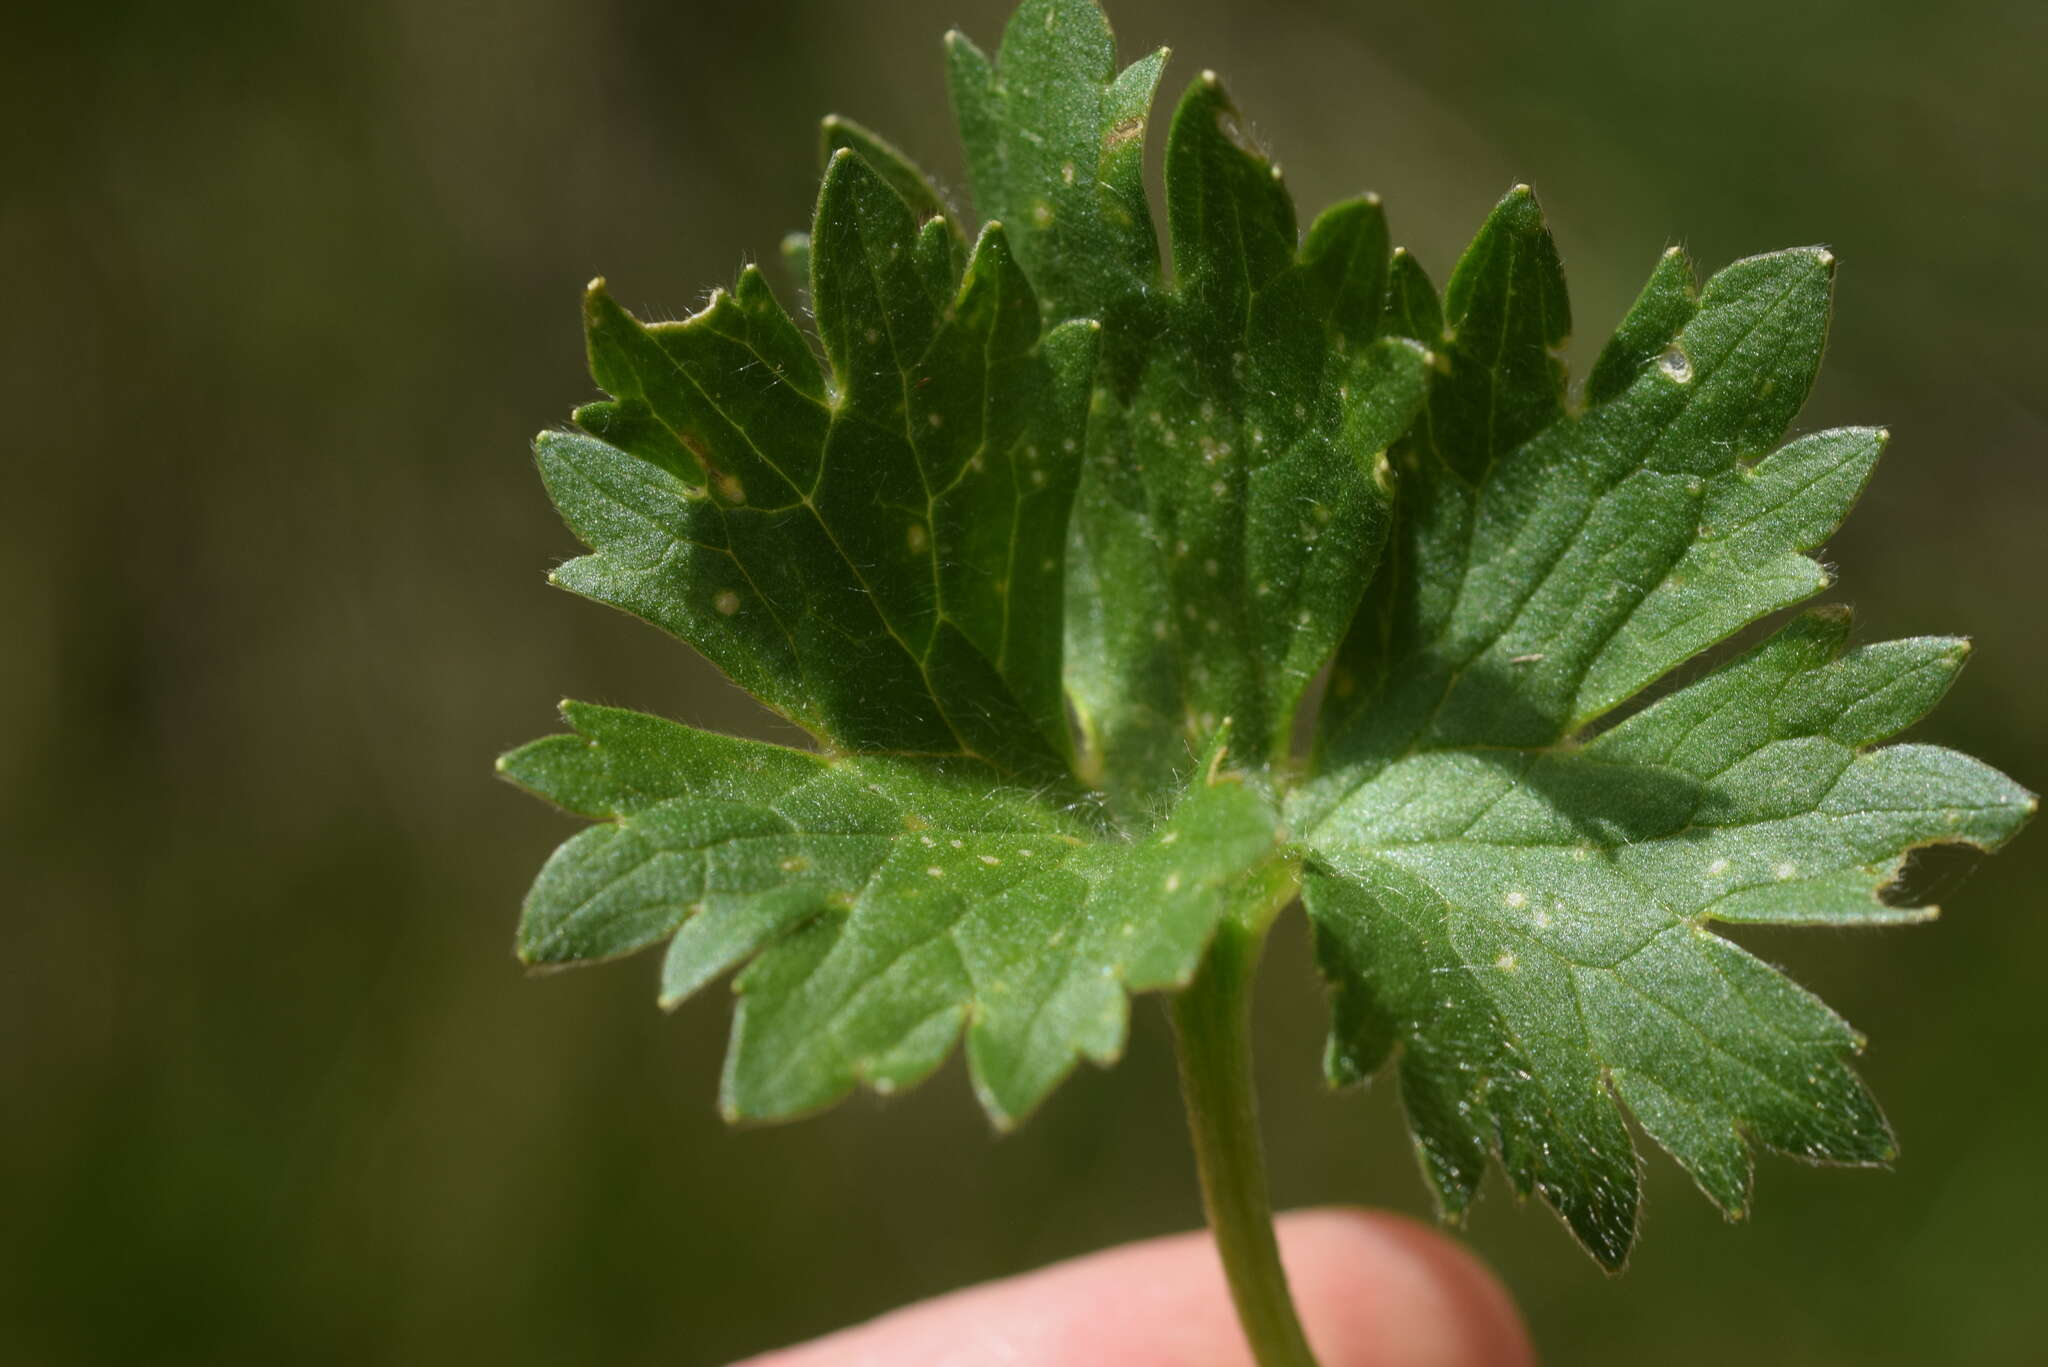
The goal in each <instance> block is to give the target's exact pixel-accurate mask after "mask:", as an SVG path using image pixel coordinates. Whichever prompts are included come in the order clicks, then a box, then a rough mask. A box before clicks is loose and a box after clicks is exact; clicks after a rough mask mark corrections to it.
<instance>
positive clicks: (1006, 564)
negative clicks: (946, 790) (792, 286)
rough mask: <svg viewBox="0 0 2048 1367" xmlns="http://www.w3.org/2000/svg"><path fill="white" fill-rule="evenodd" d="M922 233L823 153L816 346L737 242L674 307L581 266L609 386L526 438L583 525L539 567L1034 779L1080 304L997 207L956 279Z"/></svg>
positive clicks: (759, 672) (816, 698)
mask: <svg viewBox="0 0 2048 1367" xmlns="http://www.w3.org/2000/svg"><path fill="white" fill-rule="evenodd" d="M930 222H931V223H932V224H934V225H940V226H939V229H938V231H939V233H940V234H941V235H943V234H944V233H945V232H946V231H949V230H947V229H945V228H944V227H943V220H941V219H933V220H930ZM920 242H921V238H920V233H919V229H918V225H917V220H916V218H915V216H914V215H913V214H912V212H911V210H910V207H909V206H908V205H907V204H905V202H904V201H903V200H902V198H901V197H900V196H898V195H897V194H896V193H895V191H894V190H892V189H891V188H890V186H889V184H888V183H887V182H886V181H885V180H883V178H882V177H881V176H879V175H878V174H877V173H875V172H874V171H872V170H870V169H868V167H867V165H866V163H865V162H864V161H862V160H861V158H860V157H859V156H858V155H856V154H855V153H853V152H850V151H841V152H839V153H837V154H836V155H835V156H834V158H833V161H832V165H831V169H830V170H829V171H828V173H827V175H826V178H825V186H824V190H823V192H822V194H821V195H820V196H819V201H818V216H817V222H816V224H815V225H814V227H813V230H812V233H811V243H812V246H811V250H810V262H811V266H812V274H813V284H812V297H813V300H814V306H815V308H816V311H817V321H818V330H819V333H820V335H821V337H822V338H823V341H824V345H825V351H826V355H827V358H828V361H829V365H830V371H829V373H828V372H827V371H826V370H825V369H823V368H821V367H820V365H819V363H818V361H817V358H816V357H815V356H814V355H813V354H812V352H811V351H810V349H809V345H808V343H807V342H806V341H805V339H804V337H803V335H802V333H800V332H799V331H798V330H797V328H796V325H795V324H794V323H793V322H792V321H791V320H790V318H789V316H788V315H787V314H786V313H784V312H783V310H782V308H781V306H780V305H779V304H777V303H776V302H775V300H774V298H773V297H772V296H771V294H770V292H769V289H768V286H767V284H766V282H765V281H764V280H763V278H762V277H761V275H760V273H759V272H758V271H756V270H754V269H753V268H751V267H749V268H748V269H747V270H746V271H744V272H742V274H741V275H740V278H739V282H738V284H737V285H736V286H735V287H734V289H733V290H732V291H731V292H730V293H726V292H723V291H721V292H720V293H718V294H717V295H716V296H714V298H713V300H712V302H711V303H710V304H709V305H708V306H707V307H706V308H705V309H704V310H703V311H702V312H701V313H698V314H697V315H695V316H693V317H691V318H688V319H686V320H684V321H683V322H680V323H667V324H655V325H653V326H648V325H644V324H642V323H640V322H638V321H636V320H635V319H633V318H632V317H630V316H629V315H628V314H627V313H626V312H625V311H624V310H623V309H621V308H619V307H618V305H616V304H615V303H613V302H612V300H611V298H610V296H609V295H607V294H606V293H605V292H604V289H603V287H602V285H601V284H599V285H597V286H594V287H593V288H592V290H591V292H590V296H589V298H588V300H587V302H586V307H585V313H586V318H587V322H588V327H589V333H590V354H591V368H592V371H593V373H594V374H595V375H596V377H597V379H598V381H599V383H601V384H602V385H603V386H604V387H605V388H606V389H607V390H609V391H610V392H611V394H612V395H613V400H612V401H611V402H609V403H605V404H597V405H591V406H590V407H588V408H585V409H582V410H579V412H578V414H577V417H578V421H579V422H580V423H581V424H582V425H583V426H584V428H585V429H586V432H552V433H547V434H544V435H543V436H542V437H541V438H540V439H539V441H538V442H537V444H536V449H537V451H538V453H539V456H540V463H541V472H542V475H543V477H544V478H545V479H546V481H547V484H548V490H549V493H550V494H551V495H552V496H553V497H554V499H555V502H556V505H557V506H558V507H559V508H560V509H561V510H562V514H563V516H564V517H565V518H566V519H567V520H568V522H569V524H570V525H571V527H573V528H574V529H575V531H576V532H577V534H578V535H579V536H580V537H581V538H582V539H583V540H584V541H585V542H586V543H587V544H589V545H590V546H591V547H592V548H593V550H594V552H595V553H594V554H592V555H590V556H586V557H585V558H583V559H581V560H575V561H571V562H570V563H569V564H567V565H564V566H562V567H561V569H559V570H558V571H556V574H555V581H556V582H557V583H560V584H562V585H564V586H565V587H568V588H571V589H573V590H575V591H576V592H578V593H581V594H583V595H585V596H586V597H590V598H594V599H597V600H598V601H600V602H604V603H608V604H611V605H612V606H614V607H618V608H622V609H624V610H625V611H628V612H631V613H634V614H635V615H637V616H640V617H643V618H645V619H646V620H648V621H650V622H653V623H654V624H655V625H657V626H660V627H662V628H664V629H666V630H668V631H671V632H673V633H675V634H676V635H677V636H680V637H681V638H682V639H684V640H686V641H688V642H689V643H690V644H691V645H693V646H696V647H697V648H698V649H699V650H701V651H703V652H704V654H705V655H707V656H708V657H710V658H711V659H712V660H713V661H714V662H716V663H717V664H718V665H719V666H720V667H721V668H723V669H724V670H725V671H726V672H727V673H728V674H730V675H732V676H733V678H734V679H735V680H736V681H738V682H739V683H740V684H742V685H743V686H744V687H746V688H747V689H748V690H749V691H751V692H753V693H754V694H755V695H756V696H758V697H760V698H761V699H762V700H763V701H765V702H767V703H768V704H769V705H771V706H773V707H775V708H777V709H778V710H780V711H782V712H783V713H784V714H785V715H787V716H789V717H790V718H791V719H792V720H794V721H796V722H798V723H800V724H801V725H803V726H805V727H807V728H809V729H811V730H812V731H814V732H815V733H817V734H819V735H821V736H827V737H830V738H831V739H832V740H834V741H835V742H836V743H838V744H842V745H845V746H847V747H850V748H854V749H860V750H888V751H898V752H906V753H921V754H933V755H963V756H972V757H977V758H980V759H983V760H986V761H987V762H989V763H990V764H992V765H994V766H995V767H996V768H997V769H999V770H1001V771H1002V772H1004V773H1008V774H1015V775H1018V776H1021V777H1025V778H1029V779H1032V780H1035V781H1044V780H1049V779H1053V778H1057V777H1058V776H1059V775H1060V774H1062V773H1063V772H1064V765H1063V764H1062V763H1061V761H1060V760H1059V758H1058V756H1059V753H1060V751H1061V750H1062V749H1063V748H1064V745H1065V739H1064V735H1065V718H1064V714H1063V711H1062V703H1061V701H1060V682H1059V654H1058V648H1057V642H1058V639H1059V635H1058V629H1059V602H1060V599H1061V594H1062V584H1063V572H1062V567H1063V560H1064V556H1063V549H1064V544H1065V535H1066V522H1067V510H1068V507H1069V504H1070V502H1071V499H1072V492H1073V487H1074V482H1075V479H1076V477H1077V474H1078V468H1079V461H1080V457H1079V443H1080V440H1081V438H1082V433H1083V428H1084V421H1085V402H1086V400H1085V396H1086V386H1087V380H1088V375H1089V373H1090V370H1091V368H1092V365H1093V360H1094V351H1095V334H1096V329H1095V328H1094V326H1093V325H1092V324H1090V323H1087V322H1076V323H1072V324H1069V325H1066V326H1064V327H1056V328H1052V329H1050V330H1042V329H1041V326H1040V317H1039V313H1038V310H1037V306H1036V303H1035V300H1034V298H1033V295H1032V292H1031V290H1030V287H1029V286H1028V285H1027V284H1026V283H1025V281H1024V278H1023V276H1022V275H1021V274H1020V273H1019V271H1018V270H1017V268H1016V265H1015V263H1014V262H1013V261H1012V259H1011V257H1010V254H1009V251H1008V247H1007V245H1006V242H1005V239H1004V236H1003V233H1002V231H1001V230H1000V229H999V228H995V227H990V228H989V229H988V230H987V231H985V232H984V233H983V234H982V236H981V239H980V241H979V242H977V243H976V245H975V248H974V253H973V257H972V259H971V260H970V261H969V262H968V264H967V266H966V268H965V271H964V274H963V275H962V276H961V278H960V279H959V280H958V281H957V282H954V281H952V280H950V279H949V278H948V277H949V275H950V271H949V269H948V268H947V267H946V266H945V265H944V259H945V258H944V254H943V252H941V253H939V254H938V255H937V256H935V257H932V258H927V257H926V256H925V255H924V254H922V253H921V251H920ZM991 547H993V548H995V551H996V552H997V553H996V554H992V553H991V550H990V548H991Z"/></svg>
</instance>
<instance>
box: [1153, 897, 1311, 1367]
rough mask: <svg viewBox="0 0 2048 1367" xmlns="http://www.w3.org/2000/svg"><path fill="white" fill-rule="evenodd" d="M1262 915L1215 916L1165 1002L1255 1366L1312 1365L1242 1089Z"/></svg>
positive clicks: (1198, 1156)
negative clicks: (1195, 960)
mask: <svg viewBox="0 0 2048 1367" xmlns="http://www.w3.org/2000/svg"><path fill="white" fill-rule="evenodd" d="M1270 922H1271V917H1270V916H1261V917H1260V918H1258V923H1256V924H1246V923H1245V922H1244V921H1242V920H1240V919H1238V918H1237V917H1234V916H1233V917H1225V918H1224V921H1223V924H1222V925H1221V926H1220V927H1219V928H1218V930H1217V932H1216V938H1215V939H1214V940H1213V941H1212V942H1211V943H1210V946H1209V950H1208V953H1207V955H1206V956H1205V957H1204V958H1203V960H1202V966H1201V968H1200V970H1199V971H1198V972H1197V973H1196V975H1195V978H1194V981H1193V982H1191V983H1189V984H1188V986H1187V989H1186V990H1185V991H1183V992H1181V993H1180V994H1178V995H1177V996H1176V997H1174V999H1173V1003H1172V1013H1173V1025H1174V1041H1175V1053H1176V1055H1177V1056H1178V1058H1179V1060H1180V1085H1181V1096H1182V1098H1183V1099H1184V1100H1185V1101H1186V1103H1187V1111H1188V1130H1189V1132H1190V1134H1191V1135H1192V1137H1193V1140H1194V1148H1195V1166H1196V1168H1197V1170H1198V1171H1199V1173H1200V1174H1201V1181H1202V1204H1203V1207H1204V1208H1205V1209H1206V1210H1207V1212H1208V1217H1209V1228H1210V1229H1211V1231H1213V1233H1214V1235H1215V1238H1216V1251H1217V1252H1218V1253H1219V1254H1220V1255H1221V1256H1222V1259H1223V1273H1224V1276H1225V1277H1226V1278H1227V1279H1228V1281H1229V1283H1230V1298H1231V1300H1232V1301H1233V1302H1234V1303H1235V1304H1236V1306H1237V1318H1238V1321H1239V1323H1240V1324H1242V1325H1243V1327H1244V1333H1245V1338H1246V1339H1247V1340H1248V1342H1249V1343H1250V1345H1251V1350H1252V1356H1253V1358H1254V1359H1255V1360H1256V1361H1257V1362H1258V1364H1259V1367H1316V1360H1315V1355H1314V1354H1313V1353H1311V1352H1310V1351H1309V1346H1308V1339H1307V1337H1306V1336H1305V1335H1304V1334H1303V1333H1302V1329H1301V1320H1300V1317H1299V1316H1297V1315H1296V1314H1295V1310H1294V1299H1293V1297H1292V1296H1291V1295H1290V1294H1289V1292H1288V1289H1287V1272H1286V1269H1284V1268H1283V1267H1282V1266H1281V1264H1280V1247H1279V1243H1278V1241H1277V1240H1276V1239H1275V1238H1274V1235H1273V1205H1272V1198H1271V1196H1270V1194H1269V1192H1268V1189H1267V1183H1266V1159H1265V1152H1264V1149H1263V1147H1262V1146H1261V1145H1260V1142H1259V1123H1258V1099H1257V1096H1256V1094H1255V1092H1254V1089H1253V1086H1252V1055H1251V998H1252V980H1253V978H1254V976H1255V975H1256V973H1257V970H1258V963H1259V956H1260V954H1261V952H1262V951H1263V950H1264V948H1265V940H1266V929H1267V927H1268V925H1270Z"/></svg>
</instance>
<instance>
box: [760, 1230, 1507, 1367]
mask: <svg viewBox="0 0 2048 1367" xmlns="http://www.w3.org/2000/svg"><path fill="white" fill-rule="evenodd" d="M1279 1232H1280V1251H1281V1258H1282V1260H1283V1261H1284V1262H1285V1263H1286V1265H1287V1276H1288V1281H1289V1283H1290V1284H1291V1286H1292V1287H1293V1291H1294V1300H1295V1304H1296V1306H1297V1308H1298V1309H1299V1311H1300V1313H1301V1318H1302V1322H1303V1324H1304V1326H1305V1327H1306V1329H1307V1332H1308V1337H1309V1341H1310V1343H1311V1344H1312V1345H1313V1347H1314V1348H1315V1352H1316V1356H1317V1358H1318V1359H1319V1360H1320V1361H1321V1363H1322V1367H1533V1365H1534V1363H1535V1361H1536V1357H1535V1352H1534V1350H1533V1349H1532V1348H1531V1347H1530V1345H1529V1336H1528V1333H1527V1331H1526V1330H1525V1329H1524V1328H1523V1327H1522V1322H1521V1317H1520V1316H1519V1315H1518V1314H1517V1313H1516V1311H1515V1307H1514V1304H1513V1302H1511V1301H1510V1300H1509V1299H1508V1296H1507V1293H1506V1292H1505V1291H1504V1290H1502V1289H1501V1286H1500V1283H1499V1282H1498V1281H1496V1280H1495V1279H1494V1277H1493V1274H1492V1273H1491V1272H1489V1271H1487V1270H1486V1268H1485V1267H1484V1266H1482V1265H1481V1264H1480V1263H1479V1261H1478V1260H1477V1259H1476V1258H1474V1257H1473V1256H1472V1255H1471V1254H1470V1253H1468V1252H1466V1251H1465V1250H1464V1249H1463V1248H1462V1247H1460V1246H1459V1245H1457V1244H1455V1243H1453V1242H1452V1241H1451V1240H1449V1239H1447V1238H1445V1237H1444V1236H1443V1235H1441V1234H1439V1233H1437V1232H1436V1231H1435V1230H1432V1229H1429V1228H1426V1227H1425V1226H1422V1225H1419V1224H1417V1223H1415V1222H1414V1221H1412V1220H1406V1219H1402V1218H1401V1217H1399V1216H1394V1215H1386V1214H1382V1213H1378V1212H1373V1211H1362V1210H1340V1209H1329V1210H1308V1211H1299V1212H1296V1213H1294V1214H1292V1215H1286V1216H1283V1217H1281V1219H1280V1221H1279ZM828 1364H830V1367H1027V1365H1028V1367H1098V1364H1099V1365H1100V1367H1252V1360H1251V1356H1250V1354H1249V1352H1248V1351H1247V1350H1246V1349H1245V1347H1244V1343H1243V1339H1242V1338H1241V1336H1240V1335H1239V1332H1238V1328H1237V1320H1236V1318H1235V1316H1234V1315H1233V1314H1232V1312H1231V1307H1230V1297H1229V1293H1228V1292H1227V1291H1226V1290H1225V1288H1224V1284H1223V1269H1222V1267H1221V1265H1220V1264H1218V1262H1217V1261H1216V1255H1215V1251H1214V1249H1213V1247H1212V1246H1211V1245H1210V1243H1209V1238H1208V1236H1207V1235H1206V1234H1199V1233H1198V1234H1182V1235H1175V1236H1172V1237H1168V1238H1163V1239H1149V1240H1146V1241H1144V1242H1142V1243H1135V1244H1126V1245H1124V1246H1123V1247H1121V1248H1112V1249H1108V1250H1106V1251H1104V1252H1101V1253H1092V1254H1089V1255H1088V1256H1086V1257H1081V1258H1075V1259H1073V1260H1072V1261H1070V1262H1064V1263H1056V1264H1054V1265H1053V1266H1051V1267H1048V1268H1043V1269H1041V1270H1039V1271H1037V1272H1029V1273H1026V1274H1024V1275H1023V1276H1020V1277H1011V1278H1009V1279H1008V1280H1005V1281H999V1282H989V1283H986V1284H984V1285H981V1286H975V1287H969V1288H968V1289H967V1290H964V1291H956V1292H953V1293H952V1294H950V1295H946V1296H940V1297H937V1298H936V1299H933V1300H929V1301H923V1302H920V1303H919V1304H917V1305H912V1306H907V1307H905V1308H904V1309H901V1310H897V1311H893V1312H891V1313H889V1314H886V1315H883V1316H882V1317H881V1318H880V1319H876V1320H871V1321H869V1322H868V1323H866V1324H863V1325H859V1326H856V1327H855V1328H852V1329H847V1330H844V1331H842V1332H840V1333H837V1334H833V1335H830V1336H829V1337H826V1338H822V1339H817V1340H814V1341H813V1342H810V1343H806V1344H799V1345H798V1346H796V1347H794V1348H787V1349H784V1350H782V1351H780V1352H775V1353H769V1354H767V1355H765V1356H763V1357H757V1358H752V1359H749V1360H748V1362H746V1363H745V1364H742V1365H741V1367H827V1365H828Z"/></svg>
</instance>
